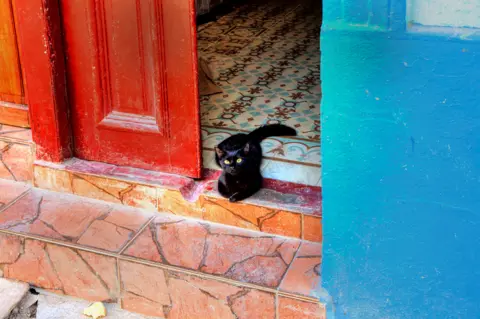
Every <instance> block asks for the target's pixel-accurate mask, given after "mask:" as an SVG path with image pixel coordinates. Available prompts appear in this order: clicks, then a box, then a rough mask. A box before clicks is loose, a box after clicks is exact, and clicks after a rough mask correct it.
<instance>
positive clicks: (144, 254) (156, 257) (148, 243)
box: [124, 227, 163, 263]
mask: <svg viewBox="0 0 480 319" xmlns="http://www.w3.org/2000/svg"><path fill="white" fill-rule="evenodd" d="M153 237H154V234H153V231H152V229H151V228H149V227H147V228H146V229H144V230H143V232H142V233H141V234H140V235H139V236H138V237H137V238H136V239H135V240H134V241H133V243H132V244H131V245H129V246H128V248H127V249H126V250H125V252H124V254H125V255H127V256H132V257H137V258H141V259H145V260H149V261H154V262H159V263H160V262H163V258H162V256H161V255H160V252H159V251H158V248H157V246H156V242H155V241H154V239H153Z"/></svg>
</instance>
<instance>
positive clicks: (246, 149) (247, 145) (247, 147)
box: [243, 143, 250, 155]
mask: <svg viewBox="0 0 480 319" xmlns="http://www.w3.org/2000/svg"><path fill="white" fill-rule="evenodd" d="M248 152H250V143H247V144H245V146H244V147H243V153H245V155H246V154H248Z"/></svg>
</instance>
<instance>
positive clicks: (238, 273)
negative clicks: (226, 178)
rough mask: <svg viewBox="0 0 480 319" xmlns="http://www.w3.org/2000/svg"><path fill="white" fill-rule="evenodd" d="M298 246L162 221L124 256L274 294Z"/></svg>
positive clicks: (174, 219) (185, 221)
mask: <svg viewBox="0 0 480 319" xmlns="http://www.w3.org/2000/svg"><path fill="white" fill-rule="evenodd" d="M299 245H300V241H299V240H295V239H285V238H276V237H274V236H265V235H264V234H262V233H258V232H251V231H245V230H242V229H236V228H232V227H228V226H221V225H213V224H203V223H201V222H199V221H195V220H190V219H182V218H179V217H170V216H167V215H163V216H161V217H157V218H156V219H155V220H154V221H153V222H152V223H151V224H150V225H149V227H147V228H146V229H145V230H144V231H143V232H142V234H141V235H140V236H138V237H137V238H136V239H135V240H134V241H133V243H132V244H130V245H129V247H128V248H127V249H126V250H125V252H124V254H125V255H128V256H132V257H137V258H141V259H147V260H150V261H154V262H162V263H166V264H169V265H173V266H178V267H183V268H187V269H192V270H200V271H202V272H205V273H209V274H214V275H221V276H224V277H227V278H230V279H234V280H238V281H242V282H247V283H253V284H258V285H263V286H267V287H272V288H276V287H277V286H278V285H279V284H280V281H281V279H282V277H283V276H284V274H285V272H286V270H287V268H288V266H289V265H290V263H291V262H292V259H293V256H294V254H295V252H296V251H297V249H298V247H299Z"/></svg>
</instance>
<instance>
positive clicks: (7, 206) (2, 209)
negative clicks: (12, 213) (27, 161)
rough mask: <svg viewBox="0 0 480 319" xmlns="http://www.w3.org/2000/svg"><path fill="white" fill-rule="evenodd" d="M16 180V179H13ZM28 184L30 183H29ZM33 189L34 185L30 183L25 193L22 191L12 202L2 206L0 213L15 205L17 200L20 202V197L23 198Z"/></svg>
mask: <svg viewBox="0 0 480 319" xmlns="http://www.w3.org/2000/svg"><path fill="white" fill-rule="evenodd" d="M12 182H14V181H12ZM27 185H28V184H27ZM31 190H32V187H31V186H30V185H29V188H28V189H27V190H26V191H24V192H23V193H21V194H20V195H18V196H17V197H16V198H15V199H13V200H12V201H11V202H10V203H8V204H6V205H5V206H3V207H2V208H0V213H1V212H3V211H5V210H6V209H7V208H10V207H11V206H13V205H14V204H15V203H16V202H18V201H19V200H20V199H22V198H23V197H25V196H26V195H27V194H28V193H29V192H30V191H31Z"/></svg>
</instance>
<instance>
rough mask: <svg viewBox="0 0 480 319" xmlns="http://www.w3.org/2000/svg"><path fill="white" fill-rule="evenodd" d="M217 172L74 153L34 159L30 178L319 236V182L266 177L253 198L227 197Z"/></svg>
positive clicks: (128, 201)
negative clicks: (177, 170) (61, 158)
mask: <svg viewBox="0 0 480 319" xmlns="http://www.w3.org/2000/svg"><path fill="white" fill-rule="evenodd" d="M218 174H219V172H217V171H207V172H206V174H205V176H204V178H203V179H202V180H201V181H195V180H193V179H191V178H187V177H183V176H178V175H170V174H164V173H160V172H155V171H147V170H143V169H137V168H132V167H123V166H116V165H111V164H105V163H99V162H90V161H85V160H80V159H76V158H73V159H70V160H68V161H66V162H64V163H62V164H53V163H48V162H43V161H36V162H35V163H34V184H35V186H36V187H39V188H42V189H47V190H53V191H58V192H64V193H71V194H75V195H80V196H85V197H89V198H93V199H100V200H104V201H109V202H112V203H118V204H123V205H128V206H132V207H137V208H144V209H148V210H151V211H158V212H169V213H171V214H176V215H182V216H186V217H193V218H197V219H202V220H206V221H210V222H216V223H221V224H225V225H230V226H236V227H241V228H245V229H250V230H259V231H262V232H266V233H270V234H276V235H282V236H288V237H294V238H299V239H305V240H309V241H315V242H321V240H322V231H321V192H320V188H319V187H312V186H305V185H298V184H291V183H282V182H278V181H273V180H267V181H266V183H265V184H266V185H265V186H266V187H265V188H263V189H262V190H261V191H260V192H259V193H257V194H256V195H255V196H253V197H252V198H250V199H248V200H245V201H243V202H240V203H230V202H229V201H228V200H227V199H225V198H223V197H221V196H220V195H219V194H218V192H217V191H216V190H215V188H216V179H217V178H218Z"/></svg>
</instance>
